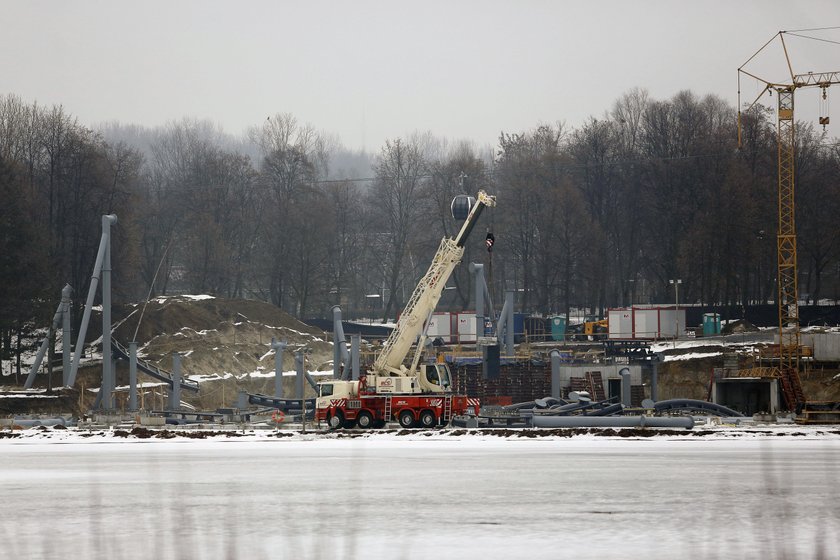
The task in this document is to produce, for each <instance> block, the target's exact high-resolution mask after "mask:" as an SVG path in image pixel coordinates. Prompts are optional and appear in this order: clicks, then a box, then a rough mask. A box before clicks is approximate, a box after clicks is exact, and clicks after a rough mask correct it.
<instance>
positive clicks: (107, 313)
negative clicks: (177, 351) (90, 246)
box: [102, 216, 116, 410]
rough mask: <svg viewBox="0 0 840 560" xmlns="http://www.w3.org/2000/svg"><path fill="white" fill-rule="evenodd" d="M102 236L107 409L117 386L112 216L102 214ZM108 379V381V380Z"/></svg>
mask: <svg viewBox="0 0 840 560" xmlns="http://www.w3.org/2000/svg"><path fill="white" fill-rule="evenodd" d="M102 236H103V237H104V238H105V239H106V243H105V255H104V256H103V258H102V384H103V385H105V384H106V383H107V385H108V388H109V389H110V390H109V391H108V392H107V393H105V394H104V395H102V398H103V399H105V400H104V401H103V402H102V406H103V408H104V409H105V410H112V409H113V408H114V401H113V398H114V397H113V391H114V388H115V387H116V376H115V375H114V367H113V365H114V361H113V360H112V359H111V217H110V216H102ZM106 379H107V381H106Z"/></svg>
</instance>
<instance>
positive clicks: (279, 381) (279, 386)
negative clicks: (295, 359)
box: [271, 338, 286, 399]
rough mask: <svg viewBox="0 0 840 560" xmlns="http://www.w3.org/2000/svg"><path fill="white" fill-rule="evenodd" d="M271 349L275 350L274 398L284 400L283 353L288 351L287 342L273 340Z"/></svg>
mask: <svg viewBox="0 0 840 560" xmlns="http://www.w3.org/2000/svg"><path fill="white" fill-rule="evenodd" d="M271 348H272V349H273V350H274V397H275V398H278V399H282V398H283V352H284V351H285V350H286V341H285V340H284V341H282V342H277V340H275V339H273V338H272V339H271Z"/></svg>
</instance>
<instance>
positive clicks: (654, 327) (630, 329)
mask: <svg viewBox="0 0 840 560" xmlns="http://www.w3.org/2000/svg"><path fill="white" fill-rule="evenodd" d="M607 319H608V320H609V325H608V333H609V334H608V338H609V339H611V340H656V339H659V338H674V337H675V335H677V334H678V333H679V336H680V337H681V336H684V332H685V309H683V308H679V309H677V308H675V307H674V306H673V305H672V306H661V307H637V306H633V307H622V308H616V309H610V310H608V311H607Z"/></svg>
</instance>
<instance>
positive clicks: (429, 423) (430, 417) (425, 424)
mask: <svg viewBox="0 0 840 560" xmlns="http://www.w3.org/2000/svg"><path fill="white" fill-rule="evenodd" d="M435 424H437V418H435V413H434V412H432V411H431V410H424V411H423V412H421V413H420V427H421V428H434V427H435Z"/></svg>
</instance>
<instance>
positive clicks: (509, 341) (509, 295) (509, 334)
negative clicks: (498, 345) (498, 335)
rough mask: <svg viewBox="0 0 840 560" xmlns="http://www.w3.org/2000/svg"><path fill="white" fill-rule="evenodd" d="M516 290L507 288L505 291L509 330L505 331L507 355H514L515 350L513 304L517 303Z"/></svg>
mask: <svg viewBox="0 0 840 560" xmlns="http://www.w3.org/2000/svg"><path fill="white" fill-rule="evenodd" d="M514 295H515V292H514V291H513V290H507V291H506V292H505V311H504V312H505V315H506V317H505V325H507V330H506V331H505V355H506V356H513V355H514V353H515V350H514V348H513V335H514V323H513V306H514V303H515V300H514Z"/></svg>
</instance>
